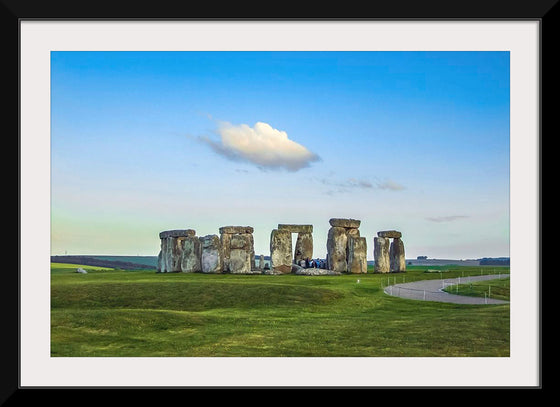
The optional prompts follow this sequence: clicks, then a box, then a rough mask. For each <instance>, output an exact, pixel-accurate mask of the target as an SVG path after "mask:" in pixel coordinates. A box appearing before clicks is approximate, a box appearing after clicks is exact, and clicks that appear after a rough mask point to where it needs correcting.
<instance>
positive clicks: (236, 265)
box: [228, 249, 252, 274]
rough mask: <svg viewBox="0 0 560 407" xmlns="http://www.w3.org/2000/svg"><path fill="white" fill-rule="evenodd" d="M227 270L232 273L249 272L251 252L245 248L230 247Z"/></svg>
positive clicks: (250, 270)
mask: <svg viewBox="0 0 560 407" xmlns="http://www.w3.org/2000/svg"><path fill="white" fill-rule="evenodd" d="M228 271H229V272H230V273H233V274H249V273H251V272H252V269H251V252H250V251H249V250H245V249H231V252H230V257H229V270H228Z"/></svg>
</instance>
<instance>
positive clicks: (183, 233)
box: [159, 229, 196, 239]
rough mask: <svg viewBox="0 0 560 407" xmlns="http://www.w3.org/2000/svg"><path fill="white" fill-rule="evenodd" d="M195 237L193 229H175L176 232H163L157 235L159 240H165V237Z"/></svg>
mask: <svg viewBox="0 0 560 407" xmlns="http://www.w3.org/2000/svg"><path fill="white" fill-rule="evenodd" d="M194 235H196V231H194V230H193V229H176V230H165V231H163V232H161V233H160V234H159V238H160V239H165V238H167V237H187V236H194Z"/></svg>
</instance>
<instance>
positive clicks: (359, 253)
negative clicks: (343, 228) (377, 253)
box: [348, 236, 367, 273]
mask: <svg viewBox="0 0 560 407" xmlns="http://www.w3.org/2000/svg"><path fill="white" fill-rule="evenodd" d="M348 272H350V273H367V242H366V238H365V237H352V236H349V237H348Z"/></svg>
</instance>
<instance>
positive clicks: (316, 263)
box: [298, 257, 327, 269]
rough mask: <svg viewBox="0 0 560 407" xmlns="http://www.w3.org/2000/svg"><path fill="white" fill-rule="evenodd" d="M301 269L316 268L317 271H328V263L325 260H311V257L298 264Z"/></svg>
mask: <svg viewBox="0 0 560 407" xmlns="http://www.w3.org/2000/svg"><path fill="white" fill-rule="evenodd" d="M298 263H299V264H298V265H299V266H300V267H303V268H306V269H308V268H316V269H326V268H327V262H326V261H325V260H323V259H310V258H309V257H308V258H306V259H301V260H300V261H299V262H298Z"/></svg>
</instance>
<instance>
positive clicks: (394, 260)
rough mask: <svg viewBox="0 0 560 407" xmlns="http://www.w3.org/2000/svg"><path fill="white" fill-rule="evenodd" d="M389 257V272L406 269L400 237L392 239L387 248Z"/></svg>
mask: <svg viewBox="0 0 560 407" xmlns="http://www.w3.org/2000/svg"><path fill="white" fill-rule="evenodd" d="M389 258H390V259H391V272H392V273H398V272H403V271H406V259H405V257H404V243H403V241H402V240H401V239H393V241H392V242H391V247H390V249H389Z"/></svg>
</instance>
